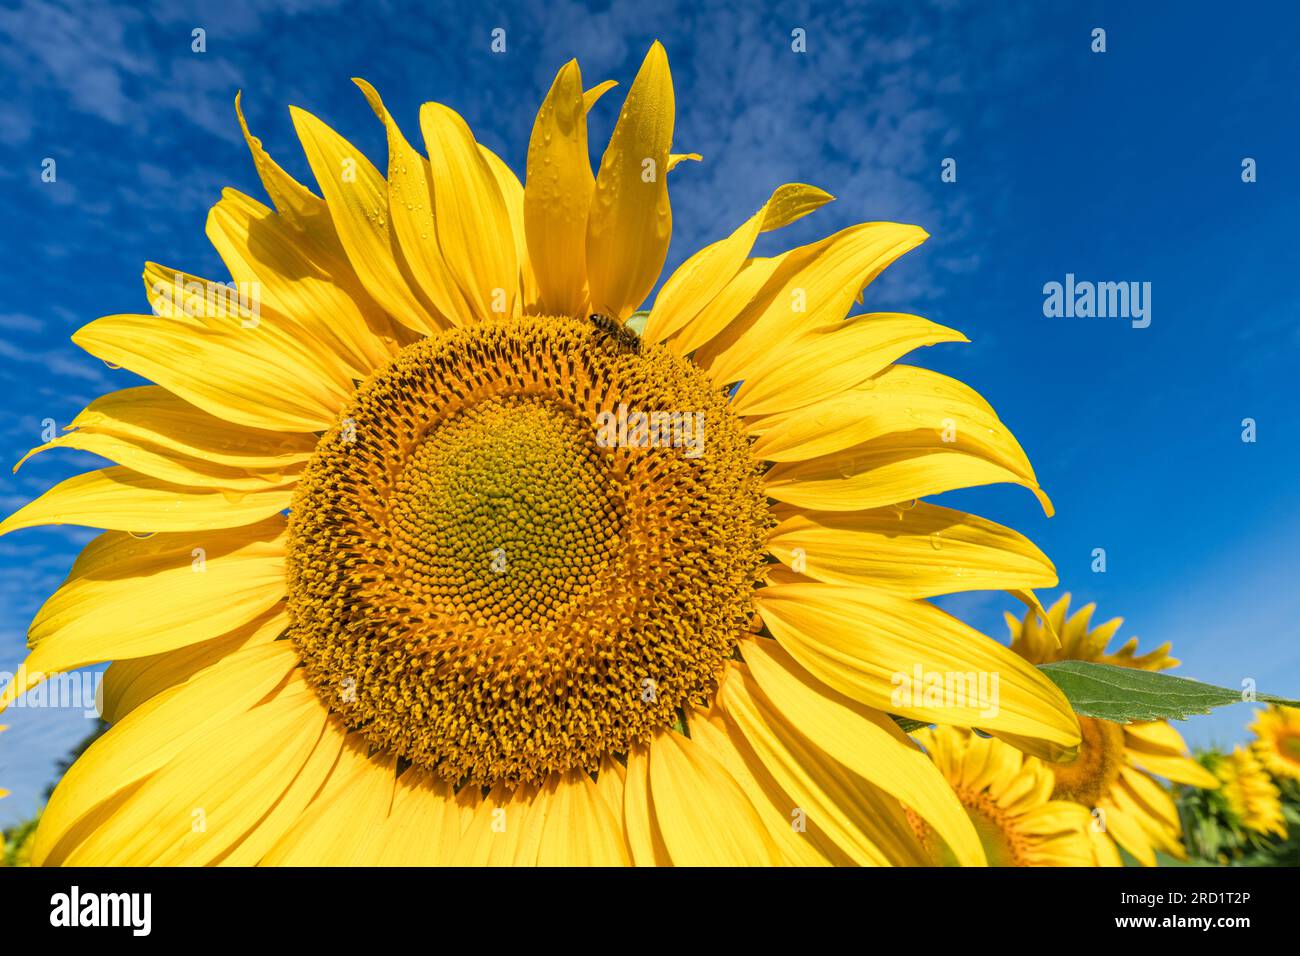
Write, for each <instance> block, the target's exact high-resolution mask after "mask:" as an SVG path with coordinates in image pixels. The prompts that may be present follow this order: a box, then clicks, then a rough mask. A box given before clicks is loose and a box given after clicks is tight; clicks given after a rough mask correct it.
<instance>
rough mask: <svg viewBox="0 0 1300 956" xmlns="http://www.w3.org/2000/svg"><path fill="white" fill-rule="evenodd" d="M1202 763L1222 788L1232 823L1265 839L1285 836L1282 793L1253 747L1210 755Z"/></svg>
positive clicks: (1221, 794) (1237, 748)
mask: <svg viewBox="0 0 1300 956" xmlns="http://www.w3.org/2000/svg"><path fill="white" fill-rule="evenodd" d="M1203 760H1204V763H1205V766H1206V767H1207V768H1209V770H1210V771H1211V772H1212V773H1213V774H1214V775H1215V776H1216V777H1217V778H1218V779H1219V782H1220V783H1221V785H1222V786H1221V787H1220V796H1221V798H1222V801H1223V805H1224V806H1225V807H1226V809H1227V813H1228V817H1229V819H1230V820H1231V821H1232V822H1233V823H1235V824H1236V825H1237V826H1239V827H1242V828H1243V829H1245V830H1249V831H1251V832H1254V833H1258V834H1261V835H1264V836H1279V837H1284V836H1286V830H1287V827H1286V819H1285V818H1284V817H1283V815H1282V799H1281V792H1280V791H1279V790H1278V788H1277V786H1276V785H1275V784H1274V783H1273V781H1272V780H1270V779H1269V776H1268V771H1267V770H1265V769H1264V765H1263V764H1262V763H1260V761H1259V759H1258V758H1257V757H1256V756H1255V754H1254V753H1253V751H1252V750H1251V748H1249V747H1241V746H1239V747H1236V748H1234V749H1233V750H1232V751H1231V752H1230V753H1226V754H1220V753H1209V754H1206V755H1205V756H1204V758H1203Z"/></svg>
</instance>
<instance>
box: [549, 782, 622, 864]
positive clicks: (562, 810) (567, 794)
mask: <svg viewBox="0 0 1300 956" xmlns="http://www.w3.org/2000/svg"><path fill="white" fill-rule="evenodd" d="M543 792H544V794H546V811H545V813H544V815H543V816H542V820H541V828H542V835H541V840H540V842H539V844H538V847H537V865H538V866H628V865H630V864H631V862H632V859H631V855H630V854H629V852H628V848H627V844H626V843H625V842H624V840H623V828H622V826H621V825H620V824H619V822H618V820H617V818H616V817H615V816H614V814H613V813H612V812H611V810H610V809H609V805H608V804H607V803H606V802H605V799H604V798H603V797H602V796H601V795H600V791H599V790H597V789H596V785H595V784H594V783H593V782H592V780H591V777H589V776H587V774H585V773H581V772H580V771H569V772H568V773H566V774H563V775H561V774H552V775H551V778H550V779H549V780H548V781H547V783H546V786H545V787H544V788H543Z"/></svg>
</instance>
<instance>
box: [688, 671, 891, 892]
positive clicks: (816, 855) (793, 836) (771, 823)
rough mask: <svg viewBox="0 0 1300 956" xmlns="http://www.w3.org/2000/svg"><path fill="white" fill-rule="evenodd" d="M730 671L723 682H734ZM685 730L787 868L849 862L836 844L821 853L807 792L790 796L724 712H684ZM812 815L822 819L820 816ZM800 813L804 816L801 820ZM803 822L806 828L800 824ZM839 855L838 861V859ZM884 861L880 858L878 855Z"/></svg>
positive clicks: (718, 710) (822, 842)
mask: <svg viewBox="0 0 1300 956" xmlns="http://www.w3.org/2000/svg"><path fill="white" fill-rule="evenodd" d="M732 673H734V670H732V671H729V673H728V676H727V677H726V678H725V681H726V682H728V683H730V682H731V681H733V680H738V679H739V678H738V677H733V676H731V674H732ZM687 717H688V720H687V728H688V730H689V731H690V737H691V739H692V740H694V741H695V742H696V743H698V744H699V745H700V746H701V747H703V748H704V750H705V751H706V752H707V753H708V754H709V756H711V757H713V758H714V759H715V760H717V761H718V762H719V763H721V764H722V766H723V767H724V768H725V769H726V771H727V773H729V774H730V775H731V778H732V779H733V780H735V781H736V783H738V784H739V785H740V789H741V790H743V791H744V792H745V796H746V797H747V798H749V802H750V803H752V804H753V805H754V809H755V810H757V811H758V815H759V816H760V817H761V818H762V820H763V825H764V826H766V827H767V832H768V833H769V834H770V835H771V837H772V840H773V841H774V842H775V843H776V844H777V846H778V847H780V849H781V855H782V858H783V859H784V862H785V863H787V864H789V865H791V866H827V865H830V864H831V862H832V861H834V862H849V860H848V857H847V856H844V855H843V854H840V853H838V852H835V851H837V849H838V848H836V847H825V849H826V850H827V851H830V852H828V855H826V856H824V855H823V854H822V852H821V849H820V848H821V847H824V846H825V844H824V841H823V840H822V838H821V835H820V833H819V829H818V826H817V821H816V820H813V821H811V822H809V821H807V819H806V814H807V812H808V808H809V801H808V800H807V799H806V796H807V795H806V793H802V792H801V793H800V794H799V796H798V797H792V796H790V794H789V792H788V791H786V790H785V789H784V788H783V787H782V786H781V785H780V784H779V783H778V782H777V781H776V779H775V778H774V777H773V775H772V774H771V773H769V772H767V769H766V768H765V767H764V766H762V761H761V760H760V759H759V758H758V757H757V756H755V755H754V752H753V750H752V749H750V748H749V747H747V746H746V742H745V741H744V740H743V739H740V738H741V737H742V736H743V735H742V734H741V732H740V730H738V729H737V728H736V726H735V725H734V724H731V723H728V722H727V721H728V716H727V715H726V714H724V713H723V712H722V711H721V709H720V708H718V707H714V708H713V713H712V715H709V716H706V715H704V714H702V713H700V712H699V711H695V712H692V713H689V714H688V715H687ZM814 816H815V817H818V818H820V815H819V814H815V813H814ZM801 817H802V819H801ZM801 823H804V824H807V825H806V826H803V827H800V826H799V824H801ZM841 858H842V859H841ZM881 860H882V862H883V857H882V858H881Z"/></svg>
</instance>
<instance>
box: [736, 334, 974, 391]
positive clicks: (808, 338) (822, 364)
mask: <svg viewBox="0 0 1300 956" xmlns="http://www.w3.org/2000/svg"><path fill="white" fill-rule="evenodd" d="M965 341H968V340H967V338H966V336H964V335H962V334H961V333H960V332H956V331H954V330H952V329H948V328H944V327H943V326H942V325H936V324H934V323H933V322H927V321H926V320H925V319H922V318H918V317H917V316H914V315H902V314H899V313H894V312H880V313H872V314H870V315H856V316H854V317H853V318H851V319H848V320H847V321H845V322H840V323H835V324H831V325H826V326H823V327H822V328H819V329H816V330H814V331H812V332H809V333H808V334H807V335H804V336H802V337H800V338H798V339H796V340H794V341H791V342H788V343H787V344H786V346H785V347H784V348H783V349H782V352H783V356H784V357H783V360H782V362H781V364H780V365H779V366H776V367H772V368H768V369H767V370H766V371H764V372H762V373H761V374H759V375H757V376H756V377H755V378H751V379H748V380H746V381H745V383H744V384H742V385H741V386H740V389H739V390H738V391H737V392H736V395H735V398H734V399H732V407H733V408H735V410H736V411H737V412H738V413H740V414H742V415H763V414H768V413H771V412H783V411H788V410H790V409H795V408H800V407H801V406H805V405H811V404H812V403H813V402H817V401H819V400H824V399H827V398H830V397H832V396H836V395H839V394H840V393H841V392H843V391H844V390H845V389H847V388H850V387H852V386H853V385H856V384H858V383H859V382H861V381H863V380H864V379H869V378H870V377H871V376H873V375H875V374H876V373H877V372H880V371H882V370H883V369H884V368H885V367H886V366H887V365H889V363H891V362H893V361H894V360H896V359H898V358H900V357H901V356H903V355H906V354H907V353H908V352H910V351H912V350H913V349H916V348H922V347H924V346H927V345H934V344H935V343H936V342H965Z"/></svg>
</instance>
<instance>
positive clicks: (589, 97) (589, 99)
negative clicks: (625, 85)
mask: <svg viewBox="0 0 1300 956" xmlns="http://www.w3.org/2000/svg"><path fill="white" fill-rule="evenodd" d="M616 86H618V80H602V81H601V82H599V83H597V84H596V85H595V86H593V87H592V88H591V89H589V90H587V92H585V93H583V94H582V109H583V111H584V112H587V113H590V112H591V108H592V107H593V106H595V105H596V102H597V101H598V100H599V99H600V98H601V97H602V96H604V95H605V94H606V93H608V92H609V91H610V90H612V89H613V88H614V87H616Z"/></svg>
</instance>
